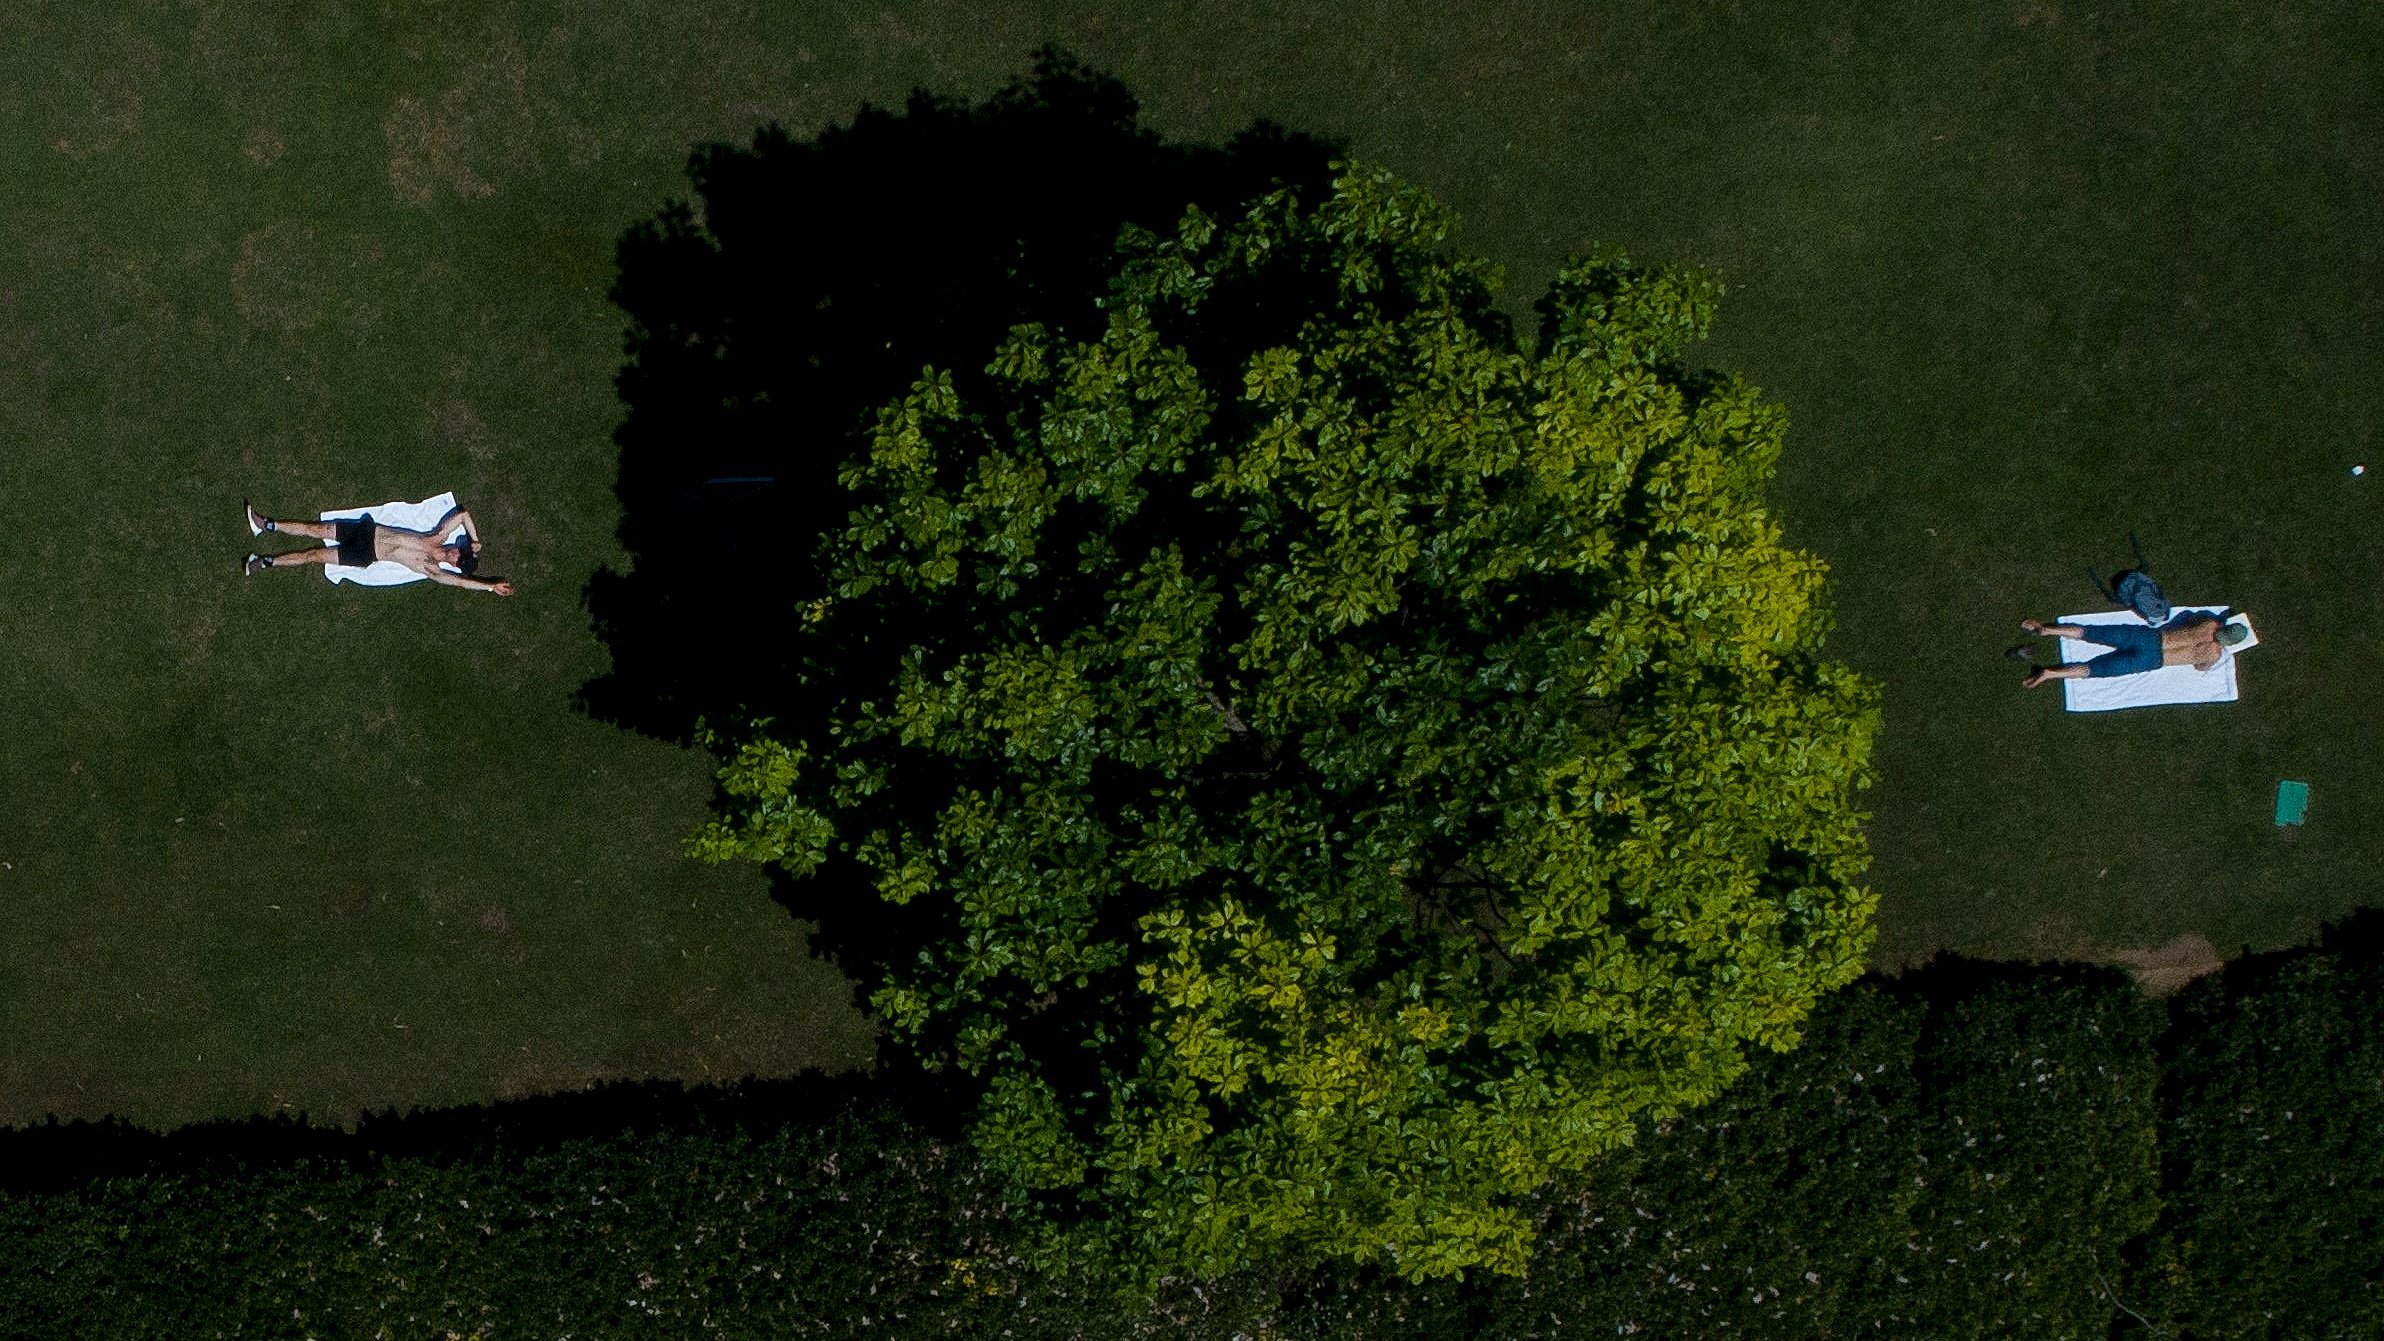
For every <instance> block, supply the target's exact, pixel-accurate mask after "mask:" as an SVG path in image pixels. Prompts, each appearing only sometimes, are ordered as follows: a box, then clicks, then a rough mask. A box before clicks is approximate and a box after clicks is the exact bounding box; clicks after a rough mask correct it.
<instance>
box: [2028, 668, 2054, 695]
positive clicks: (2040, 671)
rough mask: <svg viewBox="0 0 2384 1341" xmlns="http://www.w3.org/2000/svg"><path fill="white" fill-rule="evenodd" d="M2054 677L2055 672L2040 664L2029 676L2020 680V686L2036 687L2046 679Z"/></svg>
mask: <svg viewBox="0 0 2384 1341" xmlns="http://www.w3.org/2000/svg"><path fill="white" fill-rule="evenodd" d="M2052 678H2053V672H2051V671H2049V670H2046V669H2045V668H2044V667H2042V666H2039V667H2037V668H2036V669H2035V670H2032V671H2030V672H2028V678H2027V679H2025V680H2022V681H2020V687H2021V688H2022V689H2034V688H2036V687H2037V686H2038V685H2040V684H2043V683H2044V682H2045V681H2047V680H2050V679H2052Z"/></svg>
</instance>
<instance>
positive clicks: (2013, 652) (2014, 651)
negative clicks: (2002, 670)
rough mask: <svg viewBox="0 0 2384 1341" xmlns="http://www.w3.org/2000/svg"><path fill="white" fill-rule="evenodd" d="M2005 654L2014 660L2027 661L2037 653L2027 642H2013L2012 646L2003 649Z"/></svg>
mask: <svg viewBox="0 0 2384 1341" xmlns="http://www.w3.org/2000/svg"><path fill="white" fill-rule="evenodd" d="M2003 655H2004V656H2006V657H2009V658H2010V659H2011V660H2013V661H2027V660H2030V659H2032V658H2033V657H2034V656H2035V655H2036V654H2035V653H2034V652H2033V651H2031V650H2030V649H2029V647H2028V644H2026V643H2013V644H2012V645H2011V646H2009V647H2006V648H2004V649H2003Z"/></svg>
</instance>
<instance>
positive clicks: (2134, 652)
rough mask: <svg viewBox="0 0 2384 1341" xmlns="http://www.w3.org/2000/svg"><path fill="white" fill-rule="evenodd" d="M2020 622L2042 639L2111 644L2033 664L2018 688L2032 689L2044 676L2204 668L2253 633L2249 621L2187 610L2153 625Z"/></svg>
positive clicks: (2104, 675) (2056, 677)
mask: <svg viewBox="0 0 2384 1341" xmlns="http://www.w3.org/2000/svg"><path fill="white" fill-rule="evenodd" d="M2020 627H2021V628H2023V629H2026V630H2027V631H2028V632H2030V633H2038V634H2042V635H2044V636H2045V637H2047V638H2077V639H2080V640H2082V641H2084V642H2090V643H2100V644H2102V645H2103V646H2105V647H2108V648H2110V649H2111V650H2110V651H2108V652H2105V653H2103V654H2102V655H2101V656H2098V657H2096V658H2094V659H2093V660H2091V661H2073V662H2069V663H2067V664H2064V665H2059V666H2036V667H2032V668H2031V669H2030V670H2029V672H2028V678H2027V679H2025V680H2022V681H2020V687H2021V688H2023V689H2034V688H2036V687H2037V686H2038V685H2040V684H2043V683H2044V682H2045V681H2047V680H2086V679H2095V680H2101V679H2106V678H2108V677H2110V676H2113V675H2141V674H2143V673H2144V672H2145V671H2154V670H2159V669H2160V668H2161V667H2163V666H2191V667H2193V668H2194V669H2195V670H2209V669H2210V668H2211V667H2213V666H2216V665H2217V664H2218V663H2219V662H2220V661H2221V660H2222V659H2224V658H2225V656H2226V655H2227V651H2228V649H2229V648H2232V647H2234V646H2236V645H2237V644H2239V643H2241V642H2242V641H2243V640H2244V639H2246V638H2249V637H2251V636H2252V631H2251V628H2250V627H2249V626H2248V625H2245V624H2240V623H2234V624H2230V623H2227V622H2226V621H2224V620H2221V619H2220V618H2218V617H2217V616H2216V615H2188V616H2186V617H2185V618H2184V619H2180V620H2178V621H2176V622H2175V623H2173V624H2169V625H2167V626H2165V627H2162V628H2157V629H2156V628H2150V627H2147V626H2145V625H2142V624H2047V623H2045V622H2044V621H2043V620H2041V619H2023V620H2021V621H2020ZM2014 654H2015V655H2017V654H2018V653H2017V649H2015V651H2014Z"/></svg>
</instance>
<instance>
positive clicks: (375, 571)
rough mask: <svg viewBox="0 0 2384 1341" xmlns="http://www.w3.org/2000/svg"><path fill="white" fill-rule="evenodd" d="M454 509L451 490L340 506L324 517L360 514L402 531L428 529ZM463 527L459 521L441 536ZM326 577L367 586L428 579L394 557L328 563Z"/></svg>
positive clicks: (345, 517) (346, 517)
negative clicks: (351, 564)
mask: <svg viewBox="0 0 2384 1341" xmlns="http://www.w3.org/2000/svg"><path fill="white" fill-rule="evenodd" d="M453 511H455V491H454V490H452V489H450V490H448V491H447V492H446V493H443V494H440V495H439V496H438V497H436V498H425V499H423V500H422V501H421V502H419V503H403V502H400V503H381V504H377V505H375V506H373V507H362V508H340V509H339V510H337V511H334V512H326V513H324V514H323V516H322V518H321V519H322V520H323V521H354V520H355V519H356V518H358V517H365V516H369V517H371V518H372V519H373V522H374V524H376V525H380V526H394V527H396V528H398V529H399V530H401V531H428V530H430V528H432V527H434V526H436V525H438V524H439V519H440V518H441V517H444V516H446V515H447V514H448V513H450V512H453ZM463 529H464V528H463V523H461V522H458V523H456V524H455V525H454V526H451V527H449V528H448V529H447V534H446V535H443V536H441V537H439V538H440V539H442V540H452V539H454V538H455V534H456V532H458V531H461V530H463ZM439 566H440V567H441V568H445V569H447V570H448V571H450V572H453V571H455V568H454V565H452V564H444V563H443V564H440V565H439ZM323 576H325V577H327V578H330V579H331V580H332V581H334V582H358V583H362V584H363V585H365V586H368V587H394V586H397V585H399V584H400V583H405V582H424V581H428V580H429V579H427V578H425V577H424V576H423V575H422V574H420V573H417V572H415V571H414V570H413V569H411V568H408V567H406V566H405V565H404V564H402V563H399V562H397V561H396V560H394V559H376V560H374V561H373V562H371V563H368V564H366V565H364V566H363V567H362V568H343V567H341V566H340V565H338V564H335V563H327V564H324V565H323Z"/></svg>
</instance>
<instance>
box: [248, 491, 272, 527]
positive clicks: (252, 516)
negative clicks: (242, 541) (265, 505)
mask: <svg viewBox="0 0 2384 1341" xmlns="http://www.w3.org/2000/svg"><path fill="white" fill-rule="evenodd" d="M240 509H241V511H243V512H246V513H247V514H248V533H249V534H250V535H262V534H264V533H265V532H267V531H270V530H272V529H273V519H272V518H271V517H268V516H266V515H265V514H263V513H261V512H259V511H257V510H256V509H255V508H253V507H250V506H249V505H248V500H247V499H245V498H243V499H241V500H240Z"/></svg>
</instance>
